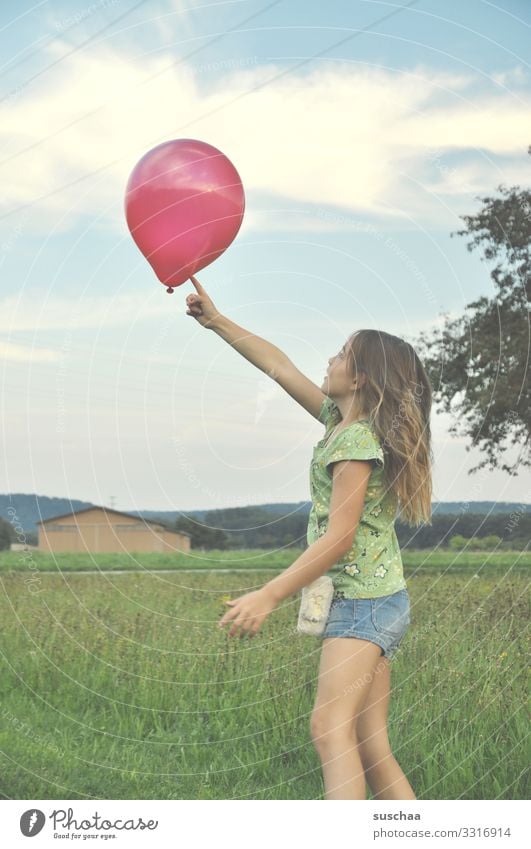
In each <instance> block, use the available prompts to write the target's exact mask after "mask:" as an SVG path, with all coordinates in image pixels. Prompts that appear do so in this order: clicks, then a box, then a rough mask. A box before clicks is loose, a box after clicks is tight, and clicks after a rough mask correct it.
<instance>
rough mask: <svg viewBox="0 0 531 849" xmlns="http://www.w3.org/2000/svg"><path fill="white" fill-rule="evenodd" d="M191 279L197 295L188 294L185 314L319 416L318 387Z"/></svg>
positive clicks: (320, 397)
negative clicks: (238, 321) (224, 313)
mask: <svg viewBox="0 0 531 849" xmlns="http://www.w3.org/2000/svg"><path fill="white" fill-rule="evenodd" d="M190 280H191V281H192V283H193V284H194V286H195V288H196V291H197V295H194V294H191V295H188V296H187V298H186V304H187V307H188V310H187V315H191V316H193V317H194V318H195V319H196V320H197V321H198V322H199V323H200V324H201V325H202V326H203V327H207V328H208V329H209V330H214V332H215V333H217V334H218V336H221V338H222V339H224V340H225V341H226V342H228V343H229V345H232V347H233V348H235V349H236V351H238V353H240V354H241V355H242V357H245V359H246V360H249V362H250V363H252V364H253V365H254V366H256V367H257V368H259V369H260V370H261V371H263V372H265V373H266V374H267V375H269V377H270V378H272V380H275V381H276V382H277V383H278V384H279V386H282V388H283V389H285V390H286V392H287V393H288V395H291V397H292V398H294V400H295V401H297V403H299V404H300V405H301V406H302V407H304V409H305V410H308V412H309V413H310V414H311V415H312V416H314V417H315V418H316V419H317V418H319V411H320V409H321V405H322V403H323V401H324V399H325V397H326V396H325V395H324V393H323V392H322V391H321V389H320V388H319V387H318V386H317V385H316V384H315V383H313V381H311V380H310V379H309V378H308V377H306V375H304V374H303V373H302V372H301V371H299V370H298V368H296V366H294V364H293V363H292V362H291V360H290V359H289V357H288V356H287V355H286V354H285V353H284V352H283V351H281V350H280V348H277V346H276V345H273V344H272V343H271V342H268V341H267V340H266V339H262V337H261V336H256V335H255V334H254V333H251V332H250V331H249V330H245V328H244V327H240V326H239V325H238V324H236V323H235V322H234V321H231V320H230V318H227V317H226V316H224V315H222V314H221V313H220V312H218V310H217V309H216V307H215V306H214V303H213V302H212V300H211V299H210V298H209V296H208V295H207V293H206V291H205V289H204V288H203V286H202V285H201V283H200V282H199V280H198V279H197V277H190Z"/></svg>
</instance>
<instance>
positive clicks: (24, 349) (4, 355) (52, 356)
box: [0, 339, 60, 363]
mask: <svg viewBox="0 0 531 849" xmlns="http://www.w3.org/2000/svg"><path fill="white" fill-rule="evenodd" d="M59 358H60V354H59V352H58V351H53V350H50V349H48V348H29V347H28V346H27V345H15V344H13V343H11V342H4V341H2V340H1V339H0V361H2V360H3V361H4V362H6V361H11V362H17V363H53V362H56V360H58V359H59Z"/></svg>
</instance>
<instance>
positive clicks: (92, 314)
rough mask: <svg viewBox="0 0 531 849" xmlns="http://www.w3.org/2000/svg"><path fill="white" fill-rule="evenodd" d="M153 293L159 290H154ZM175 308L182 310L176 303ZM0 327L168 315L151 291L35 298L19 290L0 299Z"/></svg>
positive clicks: (73, 325) (68, 326)
mask: <svg viewBox="0 0 531 849" xmlns="http://www.w3.org/2000/svg"><path fill="white" fill-rule="evenodd" d="M157 294H160V293H159V292H158V290H157ZM176 311H177V312H182V313H184V312H185V306H184V304H183V303H182V304H181V303H179V304H178V305H177V308H176ZM0 313H1V314H2V327H3V329H4V330H7V331H9V332H12V333H13V332H17V331H29V330H31V331H45V330H61V331H66V330H76V329H81V328H90V327H93V328H99V327H103V326H105V327H106V328H108V327H112V326H114V325H122V324H131V323H132V322H139V321H143V320H144V319H149V318H157V317H158V318H166V319H167V318H168V305H167V303H166V302H165V301H161V300H160V298H158V297H155V296H154V295H152V296H151V301H150V298H149V297H147V296H146V295H145V294H144V293H142V292H136V293H135V292H132V293H131V294H127V295H117V296H114V297H112V296H111V297H109V296H108V295H101V296H84V297H83V298H82V299H79V300H78V299H77V298H66V297H60V296H52V297H48V298H46V299H44V300H42V301H41V300H40V299H36V298H35V295H34V293H31V292H28V293H25V292H23V293H22V294H21V295H20V296H19V295H17V296H10V297H6V298H3V299H2V300H0Z"/></svg>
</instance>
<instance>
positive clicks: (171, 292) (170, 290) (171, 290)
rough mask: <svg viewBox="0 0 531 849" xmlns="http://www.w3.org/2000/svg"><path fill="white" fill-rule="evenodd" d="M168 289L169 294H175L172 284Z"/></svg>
mask: <svg viewBox="0 0 531 849" xmlns="http://www.w3.org/2000/svg"><path fill="white" fill-rule="evenodd" d="M166 291H167V293H168V295H173V289H172V287H171V286H168V288H167V289H166Z"/></svg>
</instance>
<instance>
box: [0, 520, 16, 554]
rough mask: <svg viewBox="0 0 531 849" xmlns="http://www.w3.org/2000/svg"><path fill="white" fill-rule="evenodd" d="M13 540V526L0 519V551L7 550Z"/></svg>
mask: <svg viewBox="0 0 531 849" xmlns="http://www.w3.org/2000/svg"><path fill="white" fill-rule="evenodd" d="M14 540H15V532H14V530H13V526H12V525H11V524H10V523H9V522H6V520H5V519H0V551H5V550H6V549H9V547H10V546H11V543H12V542H13V541H14Z"/></svg>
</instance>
